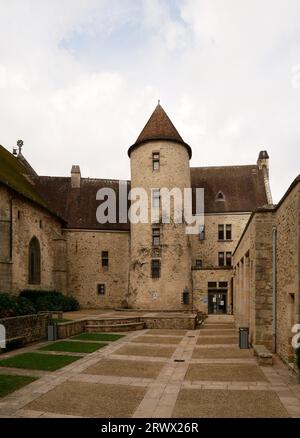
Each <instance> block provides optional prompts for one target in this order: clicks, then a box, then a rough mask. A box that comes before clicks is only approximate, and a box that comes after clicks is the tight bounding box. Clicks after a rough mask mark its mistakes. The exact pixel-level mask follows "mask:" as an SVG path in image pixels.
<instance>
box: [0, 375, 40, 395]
mask: <svg viewBox="0 0 300 438" xmlns="http://www.w3.org/2000/svg"><path fill="white" fill-rule="evenodd" d="M35 380H36V379H35V378H34V377H28V376H13V375H10V374H0V397H5V396H6V395H7V394H10V393H11V392H13V391H16V390H17V389H20V388H22V386H25V385H28V384H29V383H31V382H34V381H35Z"/></svg>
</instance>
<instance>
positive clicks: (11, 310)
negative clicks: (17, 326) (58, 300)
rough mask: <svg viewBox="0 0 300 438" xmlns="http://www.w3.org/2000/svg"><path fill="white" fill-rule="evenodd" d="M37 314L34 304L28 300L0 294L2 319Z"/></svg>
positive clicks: (0, 314)
mask: <svg viewBox="0 0 300 438" xmlns="http://www.w3.org/2000/svg"><path fill="white" fill-rule="evenodd" d="M34 313H37V312H36V309H35V307H34V306H33V304H32V302H31V301H30V300H28V299H27V298H23V297H16V296H14V295H11V294H5V293H3V294H0V318H8V317H10V316H21V315H32V314H34Z"/></svg>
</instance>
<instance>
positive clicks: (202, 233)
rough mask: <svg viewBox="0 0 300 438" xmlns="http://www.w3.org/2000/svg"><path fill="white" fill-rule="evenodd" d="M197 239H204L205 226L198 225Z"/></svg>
mask: <svg viewBox="0 0 300 438" xmlns="http://www.w3.org/2000/svg"><path fill="white" fill-rule="evenodd" d="M199 240H205V226H204V225H200V230H199Z"/></svg>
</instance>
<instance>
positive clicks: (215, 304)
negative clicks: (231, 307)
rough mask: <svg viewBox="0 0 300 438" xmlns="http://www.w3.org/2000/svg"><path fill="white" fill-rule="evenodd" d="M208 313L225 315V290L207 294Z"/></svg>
mask: <svg viewBox="0 0 300 438" xmlns="http://www.w3.org/2000/svg"><path fill="white" fill-rule="evenodd" d="M208 313H209V314H211V315H224V314H226V313H227V290H224V291H220V290H214V291H209V292H208Z"/></svg>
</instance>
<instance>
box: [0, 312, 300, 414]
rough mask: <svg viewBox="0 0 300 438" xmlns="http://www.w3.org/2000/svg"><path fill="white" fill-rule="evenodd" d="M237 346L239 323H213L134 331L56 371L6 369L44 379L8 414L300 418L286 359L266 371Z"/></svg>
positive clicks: (8, 402) (10, 405) (4, 409)
mask: <svg viewBox="0 0 300 438" xmlns="http://www.w3.org/2000/svg"><path fill="white" fill-rule="evenodd" d="M70 342H72V341H70ZM73 342H74V341H73ZM85 342H88V341H85ZM237 342H238V338H237V333H236V331H235V330H234V328H233V326H232V324H220V325H218V324H215V323H214V324H211V325H210V324H209V321H208V322H206V324H205V326H204V328H203V329H200V330H195V331H188V330H187V331H185V330H140V331H136V332H131V333H128V334H126V335H125V336H124V337H123V338H121V339H119V340H117V341H115V342H110V343H108V345H107V346H106V347H104V348H101V349H99V350H97V351H95V352H93V353H86V354H84V353H76V354H77V356H78V357H79V359H78V360H76V361H75V362H73V363H71V364H70V365H67V366H65V367H64V368H61V369H59V370H57V371H53V372H48V371H41V370H25V369H21V368H8V367H0V373H1V374H17V375H27V376H32V377H38V379H37V380H36V381H34V382H33V383H30V384H29V385H27V386H25V387H23V388H22V389H19V390H17V391H15V392H13V393H12V394H10V395H8V396H6V397H3V398H2V399H0V416H1V417H31V418H32V417H103V418H104V417H105V418H113V417H124V418H128V417H134V418H137V417H143V418H151V417H152V418H155V417H159V418H161V417H164V418H172V417H182V418H185V417H196V418H197V417H198V418H201V417H248V418H251V417H252V418H253V417H300V389H299V385H298V384H297V382H296V379H295V378H294V377H293V376H292V375H291V374H290V373H289V371H288V370H287V368H286V367H285V366H284V365H283V364H282V363H281V362H280V361H279V360H278V359H276V360H275V364H274V366H273V367H271V366H267V367H260V366H259V365H258V364H257V361H256V360H255V358H254V357H253V356H252V354H251V352H250V351H248V350H240V349H239V348H238V346H237ZM47 344H48V343H47V342H45V343H42V344H41V343H40V344H37V345H34V346H31V347H27V348H24V349H22V350H15V351H14V352H11V353H7V354H5V355H2V356H1V358H2V357H10V356H14V355H16V354H20V353H21V352H23V351H25V352H28V351H30V352H31V351H35V352H39V351H40V353H42V351H41V350H38V348H41V347H42V346H46V345H47ZM47 353H49V354H58V353H57V352H54V351H51V352H49V351H48V352H47ZM64 354H72V355H74V354H75V353H64Z"/></svg>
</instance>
